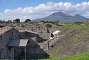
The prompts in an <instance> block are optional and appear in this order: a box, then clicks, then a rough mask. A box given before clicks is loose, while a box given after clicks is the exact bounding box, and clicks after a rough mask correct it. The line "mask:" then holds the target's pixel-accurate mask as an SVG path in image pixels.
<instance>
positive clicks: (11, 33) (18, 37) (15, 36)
mask: <svg viewBox="0 0 89 60" xmlns="http://www.w3.org/2000/svg"><path fill="white" fill-rule="evenodd" d="M37 37H39V35H38V34H35V33H33V32H26V31H18V30H16V29H15V28H12V27H8V26H5V27H1V28H0V58H3V59H11V60H14V59H15V58H17V59H18V60H19V58H22V57H23V58H24V59H26V58H29V57H31V56H33V57H35V55H36V56H38V55H39V54H40V55H46V56H48V54H47V53H46V52H45V51H44V50H43V49H42V48H40V46H39V44H38V42H37V41H36V39H37Z"/></svg>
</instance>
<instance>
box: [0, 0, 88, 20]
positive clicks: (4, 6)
mask: <svg viewBox="0 0 89 60" xmlns="http://www.w3.org/2000/svg"><path fill="white" fill-rule="evenodd" d="M88 1H89V0H0V19H2V20H6V19H14V18H21V19H25V18H31V19H36V18H41V17H45V16H47V15H50V14H51V13H53V12H55V11H61V10H62V11H64V12H66V13H69V14H77V13H78V14H81V15H83V16H85V17H89V14H88V13H89V9H88V8H89V7H88V6H89V2H88ZM74 6H75V7H74ZM46 7H47V8H46ZM79 9H80V10H79ZM83 12H85V13H83Z"/></svg>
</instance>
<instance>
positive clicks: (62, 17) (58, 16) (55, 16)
mask: <svg viewBox="0 0 89 60" xmlns="http://www.w3.org/2000/svg"><path fill="white" fill-rule="evenodd" d="M86 20H89V18H86V17H84V16H81V15H79V14H76V15H74V16H72V15H70V14H66V13H64V12H54V13H52V14H51V15H49V16H46V17H44V18H40V19H35V21H60V22H81V21H86Z"/></svg>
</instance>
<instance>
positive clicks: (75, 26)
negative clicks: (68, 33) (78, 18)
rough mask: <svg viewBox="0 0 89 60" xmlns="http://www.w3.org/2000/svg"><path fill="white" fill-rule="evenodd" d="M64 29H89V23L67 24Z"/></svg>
mask: <svg viewBox="0 0 89 60" xmlns="http://www.w3.org/2000/svg"><path fill="white" fill-rule="evenodd" d="M64 29H85V30H87V29H89V24H74V23H72V24H65V25H64Z"/></svg>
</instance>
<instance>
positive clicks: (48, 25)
mask: <svg viewBox="0 0 89 60" xmlns="http://www.w3.org/2000/svg"><path fill="white" fill-rule="evenodd" d="M51 27H52V25H51V24H46V28H47V33H50V31H49V28H51Z"/></svg>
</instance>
